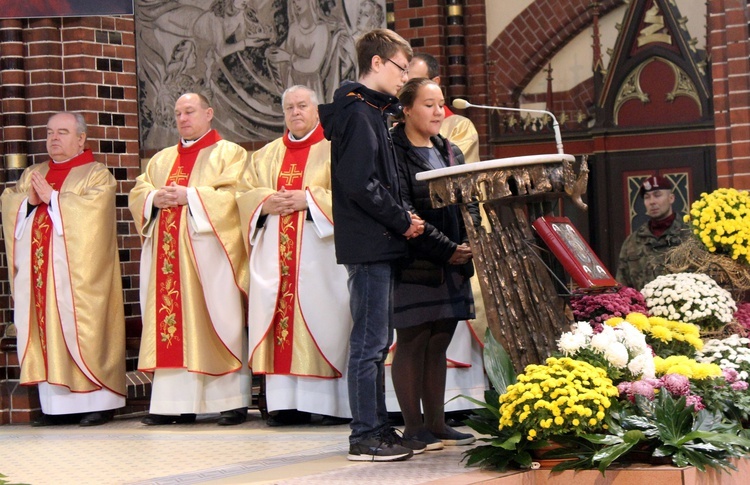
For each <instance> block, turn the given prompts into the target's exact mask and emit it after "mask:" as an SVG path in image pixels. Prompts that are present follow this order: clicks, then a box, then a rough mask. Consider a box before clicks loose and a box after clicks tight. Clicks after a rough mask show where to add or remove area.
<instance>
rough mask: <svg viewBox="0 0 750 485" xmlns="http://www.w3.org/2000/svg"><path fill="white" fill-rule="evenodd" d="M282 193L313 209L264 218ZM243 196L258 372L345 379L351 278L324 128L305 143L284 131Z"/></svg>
mask: <svg viewBox="0 0 750 485" xmlns="http://www.w3.org/2000/svg"><path fill="white" fill-rule="evenodd" d="M282 189H285V190H304V191H305V192H306V197H307V201H308V209H307V210H303V211H298V212H294V213H293V214H291V215H288V216H280V215H270V214H269V215H267V216H260V212H261V207H262V205H263V202H264V201H265V200H266V199H267V198H268V197H269V196H270V195H272V194H273V193H275V192H277V191H280V190H282ZM238 192H239V195H238V198H237V204H238V206H239V208H240V214H241V217H242V227H243V230H244V231H245V236H246V238H247V240H246V242H247V243H248V245H250V246H252V251H250V274H251V283H250V292H249V305H248V311H249V314H248V329H249V336H250V352H251V355H250V367H251V368H252V370H253V373H254V374H276V375H292V376H306V377H318V378H338V377H341V376H342V372H343V371H344V369H345V366H346V356H347V351H346V350H347V347H348V337H349V331H350V328H351V317H350V315H349V314H348V313H349V309H348V292H347V291H346V274H345V271H343V268H342V267H340V266H337V265H336V263H335V259H334V255H333V240H332V234H333V224H332V218H331V191H330V142H328V141H327V140H325V138H324V137H323V129H322V127H321V126H320V125H318V126H317V127H316V128H315V129H314V130H313V131H312V133H311V134H309V135H308V136H307V137H306V138H305V139H303V140H299V141H297V140H292V139H290V138H289V135H288V133H286V134H285V135H284V136H283V137H281V138H279V139H277V140H274V141H272V142H271V143H269V144H268V145H266V146H265V147H263V148H262V149H260V150H258V151H257V152H255V153H254V154H253V155H252V157H251V159H250V161H249V162H248V164H247V167H246V169H245V172H244V174H243V178H242V180H241V182H240V186H239V188H238Z"/></svg>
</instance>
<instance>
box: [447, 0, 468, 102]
mask: <svg viewBox="0 0 750 485" xmlns="http://www.w3.org/2000/svg"><path fill="white" fill-rule="evenodd" d="M445 10H446V11H445V20H446V34H447V37H446V41H447V42H446V51H447V54H448V56H447V57H448V82H447V83H446V91H447V92H446V93H445V94H446V101H447V102H448V104H450V102H451V101H452V100H453V99H455V98H462V97H464V96H466V83H467V78H466V38H465V35H464V5H463V0H446V9H445Z"/></svg>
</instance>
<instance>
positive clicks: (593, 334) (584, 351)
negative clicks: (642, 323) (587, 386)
mask: <svg viewBox="0 0 750 485" xmlns="http://www.w3.org/2000/svg"><path fill="white" fill-rule="evenodd" d="M557 348H558V350H559V351H560V352H561V353H563V354H564V355H565V356H566V357H572V358H574V359H577V360H583V361H586V362H588V363H590V364H592V365H595V366H597V367H602V368H604V369H605V370H606V371H607V376H608V377H609V378H610V379H612V381H614V382H615V383H617V382H620V381H622V380H635V379H639V378H641V377H654V359H653V356H652V353H651V348H650V347H649V345H648V344H647V343H646V336H645V335H644V334H643V333H642V332H641V331H640V330H638V329H637V328H635V327H634V326H633V325H632V324H630V323H628V322H625V321H622V322H620V323H619V324H617V325H615V326H609V325H601V324H598V325H595V326H594V327H592V326H591V325H590V324H589V323H588V322H578V323H574V324H573V325H572V326H571V331H570V332H565V333H563V334H562V335H561V336H560V339H559V340H558V341H557Z"/></svg>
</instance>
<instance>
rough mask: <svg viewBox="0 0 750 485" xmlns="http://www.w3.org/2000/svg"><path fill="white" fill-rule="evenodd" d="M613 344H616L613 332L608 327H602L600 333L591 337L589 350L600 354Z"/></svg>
mask: <svg viewBox="0 0 750 485" xmlns="http://www.w3.org/2000/svg"><path fill="white" fill-rule="evenodd" d="M615 342H617V336H616V335H615V331H614V329H613V328H612V327H610V326H608V325H604V326H603V327H602V331H601V332H600V333H597V334H595V335H592V336H591V348H592V350H594V351H596V352H599V353H600V354H603V353H604V352H606V351H607V348H608V347H609V346H610V345H612V344H613V343H615Z"/></svg>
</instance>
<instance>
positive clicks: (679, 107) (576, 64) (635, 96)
mask: <svg viewBox="0 0 750 485" xmlns="http://www.w3.org/2000/svg"><path fill="white" fill-rule="evenodd" d="M61 3H66V2H61ZM33 4H34V2H30V3H29V5H33ZM2 16H3V13H2V12H0V17H2ZM302 16H309V17H308V18H309V19H312V22H314V23H315V24H316V25H323V26H325V28H324V29H320V32H321V34H320V35H318V36H312V37H311V38H310V45H309V46H307V48H308V49H309V50H310V51H311V52H314V53H318V54H321V53H323V54H325V55H320V56H319V59H318V60H317V61H316V62H318V64H316V68H315V69H314V70H309V69H308V68H306V67H304V66H302V65H295V64H294V63H291V64H290V63H289V62H286V63H285V62H274V61H273V60H272V59H274V58H276V57H275V55H274V54H275V53H277V52H278V51H279V50H285V49H292V48H293V47H291V46H287V44H286V43H285V39H286V36H287V34H288V32H289V30H290V29H295V28H299V26H298V25H297V23H298V22H299V19H300V18H301V17H302ZM749 21H750V8H749V7H748V3H747V1H746V0H710V1H705V2H704V1H695V0H630V1H629V2H624V1H623V0H601V1H591V0H516V1H513V2H507V1H503V2H499V1H496V0H290V1H287V0H255V1H253V0H234V1H223V0H217V1H215V2H212V3H211V4H210V6H209V2H205V1H200V0H178V1H167V0H135V1H134V13H133V14H132V15H131V14H125V15H123V14H118V15H96V16H74V17H68V16H60V15H47V16H45V15H43V14H42V16H35V17H33V18H32V17H29V18H25V17H18V18H2V19H0V54H1V55H2V60H1V61H0V80H2V86H1V87H0V102H1V105H0V106H1V108H2V113H1V114H0V116H2V129H1V130H0V151H1V152H0V153H2V159H3V165H2V167H1V168H0V187H2V188H4V187H5V186H6V185H10V184H13V183H14V181H15V180H16V179H17V177H18V176H19V175H20V173H21V171H22V170H23V168H24V167H26V166H28V165H30V164H32V163H38V162H42V161H44V160H45V146H44V139H45V124H46V120H47V118H48V117H49V115H50V114H51V113H53V112H56V111H60V110H69V111H80V112H82V113H83V114H84V116H85V117H86V120H87V122H88V123H89V126H90V132H89V139H88V146H89V147H90V148H91V149H92V150H93V151H94V153H95V154H96V155H97V159H98V160H99V161H101V162H103V163H105V164H106V165H107V166H108V167H110V169H111V170H112V172H113V174H114V175H115V178H116V179H117V180H118V184H119V191H118V196H117V212H118V239H119V248H120V259H121V263H122V274H123V288H124V300H125V307H126V308H125V311H126V317H127V319H128V328H129V330H128V335H129V340H128V342H129V355H131V359H130V360H133V358H132V356H134V355H137V346H138V338H137V336H138V334H139V325H140V315H139V312H140V310H139V307H138V261H139V257H140V241H139V238H138V236H137V235H136V233H135V230H134V227H133V223H132V221H131V220H130V217H129V215H128V213H127V194H128V192H129V190H130V189H131V188H132V187H133V184H134V179H135V177H136V176H137V175H138V174H139V173H140V171H141V167H142V163H143V162H144V160H147V159H148V157H149V156H150V155H152V154H153V153H155V152H156V151H157V150H158V149H160V148H163V147H165V146H168V145H172V144H174V143H175V142H176V141H177V137H176V131H175V130H174V126H173V124H172V123H171V122H170V121H169V119H170V116H171V112H172V106H173V104H174V100H175V99H176V96H179V94H180V93H182V92H185V91H188V90H192V91H199V92H202V93H205V94H207V95H208V96H209V97H210V99H211V101H212V104H213V105H214V107H215V109H216V113H217V115H216V128H217V129H218V131H219V132H220V133H221V134H222V136H224V137H225V138H227V139H230V140H232V141H236V142H238V143H241V144H242V145H243V146H244V147H246V148H248V149H249V150H254V149H258V148H259V147H261V146H263V144H265V143H266V142H267V141H269V140H271V139H273V138H275V137H277V136H279V135H280V134H281V130H282V126H283V116H282V114H281V112H280V109H279V104H280V93H281V92H282V91H283V89H284V87H285V86H286V85H287V84H288V83H289V81H290V80H292V79H304V81H303V82H304V83H306V84H308V85H310V86H313V87H315V89H316V90H317V91H318V95H319V97H320V98H321V100H329V99H330V96H331V93H332V91H333V89H335V87H336V86H337V85H338V83H339V82H341V81H342V80H344V79H355V78H356V63H354V62H353V59H354V57H353V42H354V39H355V38H356V36H357V35H358V34H359V33H360V32H362V31H366V30H368V29H370V28H372V27H374V26H387V27H389V28H392V29H394V30H395V31H396V32H398V33H399V34H401V35H402V36H403V37H404V38H406V39H407V40H409V41H410V43H411V45H412V46H413V48H414V50H415V51H417V52H419V51H423V52H428V53H430V54H433V55H435V56H436V57H437V58H438V60H439V62H440V64H441V75H442V80H443V87H444V90H445V93H446V99H448V100H452V99H455V98H465V99H467V100H469V101H470V102H471V103H472V104H479V105H489V106H497V107H503V106H507V107H522V108H524V107H525V108H531V109H542V110H545V109H546V110H549V111H551V112H552V113H554V115H555V116H556V118H557V119H558V120H559V122H560V125H561V128H562V138H563V143H564V146H565V152H566V153H570V154H573V155H575V156H576V157H577V158H578V159H579V160H580V158H581V156H583V155H586V156H587V157H588V163H589V166H590V169H591V173H590V177H589V182H588V184H589V185H588V195H587V202H588V205H589V211H588V212H582V211H580V210H579V209H576V208H574V207H572V206H567V205H566V206H561V207H558V208H557V211H558V212H559V214H560V215H566V216H568V217H569V218H570V219H571V220H573V221H574V223H575V225H576V227H577V228H578V229H579V231H580V232H581V233H582V234H583V235H584V237H585V238H587V240H588V242H589V244H590V246H591V247H592V248H593V249H594V251H595V252H596V253H597V254H598V255H599V257H600V259H601V260H602V261H603V262H604V264H605V265H606V266H607V267H608V268H609V269H610V271H611V272H613V273H614V270H615V269H616V268H615V260H616V255H617V253H618V251H619V246H620V244H621V243H622V241H623V240H624V238H625V237H626V236H627V235H628V234H629V233H630V232H631V231H632V230H633V229H635V228H637V227H638V225H639V224H640V223H642V222H643V220H644V216H643V206H642V202H640V200H639V199H638V198H637V197H636V193H637V189H638V186H639V184H640V181H641V180H642V179H643V178H645V177H647V176H649V175H652V174H655V173H658V174H661V175H665V176H667V177H669V178H670V179H671V180H672V181H673V182H674V184H675V186H676V187H677V194H678V197H677V208H678V210H680V211H684V210H685V208H686V207H688V206H689V204H690V203H691V202H692V201H693V200H695V198H696V197H697V196H698V195H699V194H700V193H701V192H703V191H708V190H712V189H714V188H717V187H735V188H738V189H750V76H748V73H750V61H749V60H748V59H749V58H750V42H749V40H748V22H749ZM311 72H312V74H310V73H311ZM460 114H464V115H466V116H468V117H469V118H471V119H472V121H473V122H474V123H475V125H476V126H477V129H478V131H479V133H480V152H481V155H482V159H483V160H486V159H492V158H500V157H508V156H516V155H527V154H541V153H553V150H554V138H553V133H552V130H551V122H550V119H549V117H545V116H531V115H525V114H521V115H520V116H519V115H518V114H517V113H509V112H503V111H497V110H485V109H479V108H470V109H468V110H466V111H465V112H461V113H460ZM8 274H9V273H8V268H7V259H6V257H5V254H4V244H3V242H2V241H0V315H1V318H0V424H7V423H24V422H28V421H29V420H30V416H31V415H32V413H34V412H36V411H38V409H39V404H38V398H37V397H36V396H35V389H34V388H26V387H21V386H19V385H18V376H19V368H18V357H17V349H16V348H15V339H14V334H13V326H12V325H11V322H12V310H11V308H12V304H11V298H10V286H9V282H8ZM129 370H130V371H131V372H130V374H131V375H130V376H129V378H130V379H131V380H130V385H129V394H130V395H129V398H130V401H129V402H130V404H131V405H133V406H137V405H139V404H140V405H142V404H143V399H144V398H145V397H146V396H147V393H148V388H147V384H148V379H147V376H139V375H138V374H137V373H135V372H133V370H134V362H129Z"/></svg>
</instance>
